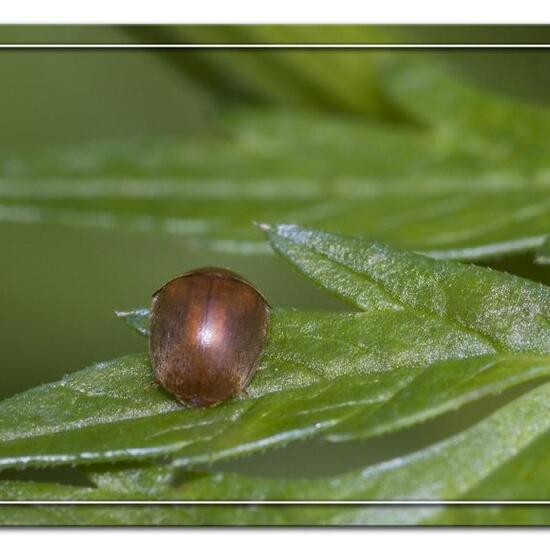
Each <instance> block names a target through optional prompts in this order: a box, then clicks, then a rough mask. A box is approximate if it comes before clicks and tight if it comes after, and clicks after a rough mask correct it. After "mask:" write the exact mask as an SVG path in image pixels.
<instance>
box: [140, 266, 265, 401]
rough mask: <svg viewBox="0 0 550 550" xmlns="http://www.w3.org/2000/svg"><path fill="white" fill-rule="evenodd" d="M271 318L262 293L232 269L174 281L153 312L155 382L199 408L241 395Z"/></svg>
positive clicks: (156, 297) (206, 271)
mask: <svg viewBox="0 0 550 550" xmlns="http://www.w3.org/2000/svg"><path fill="white" fill-rule="evenodd" d="M269 316H270V307H269V304H268V303H267V302H266V300H265V298H264V297H263V296H262V295H261V294H260V292H258V290H256V289H255V288H254V287H253V286H252V285H251V284H250V283H249V282H248V281H246V280H245V279H243V278H242V277H241V276H240V275H237V274H236V273H234V272H232V271H230V270H228V269H222V268H214V267H206V268H201V269H197V270H194V271H190V272H188V273H184V274H183V275H180V276H179V277H176V278H175V279H172V280H171V281H169V282H168V283H166V284H165V285H164V286H163V287H162V288H161V289H160V290H158V291H157V292H156V293H155V294H154V296H153V304H152V307H151V331H150V339H149V350H150V354H151V360H152V363H153V368H154V371H155V377H156V379H157V381H158V382H159V384H160V385H161V386H162V387H163V388H164V389H165V390H167V391H168V392H170V393H171V394H173V395H175V396H176V397H177V398H178V399H179V400H180V401H182V402H184V403H187V404H190V405H193V406H198V407H205V406H209V405H215V404H217V403H220V402H221V401H224V400H225V399H227V398H228V397H231V396H232V395H237V394H239V393H241V392H242V391H243V390H244V388H245V387H246V385H247V384H248V382H249V381H250V379H251V378H252V376H253V375H254V372H255V371H256V369H257V368H258V365H259V364H260V359H261V355H262V353H263V351H264V348H265V345H266V342H267V334H268V326H269Z"/></svg>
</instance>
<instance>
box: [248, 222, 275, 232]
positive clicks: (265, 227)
mask: <svg viewBox="0 0 550 550" xmlns="http://www.w3.org/2000/svg"><path fill="white" fill-rule="evenodd" d="M252 223H253V224H254V225H255V226H256V227H257V228H258V229H261V230H262V231H265V232H267V231H270V230H271V229H273V226H272V225H271V224H269V223H265V222H257V221H254V222H252Z"/></svg>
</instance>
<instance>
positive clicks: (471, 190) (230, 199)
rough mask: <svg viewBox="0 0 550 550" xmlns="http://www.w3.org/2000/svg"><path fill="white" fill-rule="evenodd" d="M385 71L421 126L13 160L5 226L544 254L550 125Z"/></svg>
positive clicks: (209, 139)
mask: <svg viewBox="0 0 550 550" xmlns="http://www.w3.org/2000/svg"><path fill="white" fill-rule="evenodd" d="M390 67H391V68H390V69H388V71H387V73H388V75H387V76H386V77H385V80H384V82H385V84H384V86H385V87H386V88H387V93H388V94H390V95H391V96H392V98H393V99H394V101H395V102H396V103H398V104H399V105H400V107H402V109H403V110H405V111H407V112H408V113H410V114H411V115H413V116H414V117H416V118H418V119H419V120H420V121H422V123H423V126H418V127H416V126H411V125H409V126H407V125H398V124H387V123H384V124H376V123H369V124H367V123H359V122H358V121H357V120H350V119H348V118H346V117H343V116H340V117H338V116H336V115H326V114H319V113H316V114H312V113H308V112H300V111H295V112H291V111H287V110H282V109H275V108H271V109H263V110H259V109H251V108H247V109H243V110H234V111H233V110H230V111H228V112H227V113H226V115H225V116H223V117H220V134H219V135H217V136H203V137H199V136H189V137H187V138H181V139H165V140H157V141H151V140H146V141H135V142H125V143H116V142H113V143H104V144H96V145H90V146H79V147H77V148H67V149H62V150H58V151H50V152H48V153H44V154H42V155H38V154H37V155H33V158H27V157H25V158H24V157H17V158H15V157H9V158H5V159H4V161H3V162H2V163H1V165H0V166H1V168H0V220H8V221H19V222H27V223H34V222H55V223H62V224H68V225H82V226H93V227H104V228H118V227H120V228H131V229H141V230H156V231H162V232H167V233H172V234H177V235H180V236H181V237H182V238H185V239H186V242H188V243H189V244H190V245H195V246H201V247H204V246H208V247H210V248H212V249H216V250H225V251H233V252H237V253H258V252H266V251H268V248H267V247H266V246H265V244H264V243H263V242H261V241H260V240H259V239H260V238H259V236H258V234H257V232H256V231H254V229H253V227H252V222H253V221H254V220H262V221H266V222H270V223H280V222H284V223H288V222H292V223H304V224H312V225H314V226H315V227H317V228H320V229H324V230H329V231H342V232H345V233H348V234H353V235H363V236H368V237H371V238H375V239H380V240H383V241H385V242H388V243H390V244H393V245H395V246H398V247H402V248H408V249H412V250H417V251H421V252H423V253H425V254H428V255H432V256H436V257H439V258H455V259H466V260H473V259H479V258H489V257H494V256H499V255H505V254H516V253H521V252H525V251H533V250H535V249H536V248H537V247H538V246H540V244H542V242H543V241H544V239H545V238H546V235H547V234H548V233H549V232H550V223H549V221H548V220H549V219H550V216H548V212H549V209H550V195H549V179H548V169H547V164H546V159H547V158H548V146H547V144H546V139H545V136H546V135H547V134H548V130H549V129H550V114H549V113H550V111H548V110H544V109H541V108H535V107H531V106H528V105H525V104H522V103H519V102H517V101H513V100H510V99H502V98H500V97H498V96H495V95H494V94H492V93H490V92H483V91H480V90H478V89H477V88H476V87H475V86H472V85H470V84H467V83H462V82H457V81H456V80H453V79H452V78H451V77H449V76H448V75H445V74H443V73H442V72H441V71H440V70H438V69H434V68H433V67H432V66H431V65H427V64H420V63H418V62H414V63H412V62H411V63H405V64H403V63H392V64H391V65H390ZM331 80H332V81H334V78H333V76H332V75H331ZM455 112H456V114H453V113H455ZM518 113H519V115H518ZM443 115H445V116H443ZM447 115H448V116H447ZM518 121H519V122H518Z"/></svg>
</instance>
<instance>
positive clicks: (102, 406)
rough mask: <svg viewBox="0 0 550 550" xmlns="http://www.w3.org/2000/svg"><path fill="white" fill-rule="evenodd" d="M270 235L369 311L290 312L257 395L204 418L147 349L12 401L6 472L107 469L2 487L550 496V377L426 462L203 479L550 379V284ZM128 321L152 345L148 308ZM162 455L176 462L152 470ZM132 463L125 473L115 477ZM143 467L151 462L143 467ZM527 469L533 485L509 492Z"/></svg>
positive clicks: (297, 516)
mask: <svg viewBox="0 0 550 550" xmlns="http://www.w3.org/2000/svg"><path fill="white" fill-rule="evenodd" d="M263 227H264V229H265V231H266V234H267V236H268V238H269V241H270V243H271V245H272V247H273V248H274V249H275V250H276V252H278V253H279V254H281V255H282V256H283V257H284V258H285V259H287V260H288V261H290V262H291V263H292V264H293V265H294V266H295V267H296V268H297V269H299V270H300V271H302V272H303V273H305V274H306V275H307V276H308V277H309V278H311V279H312V280H313V281H315V282H316V283H317V284H319V285H321V286H322V287H323V288H325V289H327V290H329V291H331V292H333V293H335V294H336V295H338V296H339V297H340V298H343V299H345V300H347V301H348V302H350V303H352V304H353V305H355V306H356V307H357V308H358V309H359V311H357V312H342V313H338V312H335V313H326V312H308V311H295V310H275V311H274V314H273V320H272V323H271V327H270V337H269V344H268V348H267V350H266V353H265V356H264V359H263V362H262V365H261V367H260V369H259V370H258V372H257V374H256V376H255V377H254V378H253V381H252V383H251V385H250V386H249V389H248V392H247V394H246V395H243V396H239V397H237V398H235V399H233V400H230V401H228V402H226V403H224V404H221V405H220V406H217V407H214V408H209V409H193V408H186V407H183V406H182V405H180V404H179V403H177V402H176V401H175V400H174V399H173V398H172V397H171V396H169V395H167V394H165V393H164V392H163V391H162V390H161V389H159V388H156V387H150V384H151V381H152V374H151V368H150V364H149V361H148V359H147V357H146V355H144V354H142V355H136V356H128V357H124V358H121V359H116V360H113V361H109V362H106V363H103V364H99V365H95V366H93V367H90V368H88V369H84V370H82V371H80V372H77V373H75V374H73V375H68V376H66V377H65V378H63V379H62V380H61V381H59V382H56V383H53V384H47V385H44V386H41V387H38V388H35V389H33V390H29V391H28V392H25V393H23V394H20V395H18V396H15V397H13V398H11V399H7V400H5V401H3V402H2V403H1V404H0V466H2V467H3V468H13V467H29V466H40V465H53V464H82V465H84V464H92V463H97V464H100V465H102V466H98V467H95V466H94V467H93V468H91V469H89V470H88V474H89V476H90V486H89V487H70V486H59V485H55V484H53V485H52V484H44V483H35V482H23V481H7V480H6V481H4V482H2V485H1V487H0V491H1V492H2V495H4V496H3V498H4V499H8V500H9V499H14V500H17V499H22V498H32V499H34V500H63V499H68V498H73V499H82V500H143V499H145V500H156V499H158V500H220V499H223V500H227V499H229V500H293V499H300V500H372V499H374V500H449V499H451V500H461V499H480V498H489V497H488V495H493V494H498V495H499V496H500V497H501V498H502V499H507V500H508V499H514V498H533V495H534V498H545V497H546V498H547V495H548V485H547V483H546V481H545V480H546V474H545V473H544V472H545V469H544V468H545V465H546V462H545V461H546V456H547V453H546V449H547V448H548V445H549V443H548V441H550V439H549V438H548V435H547V431H548V430H549V429H550V424H549V421H548V419H549V418H550V416H549V415H548V410H547V408H548V402H549V400H548V397H549V392H550V386H548V385H547V384H546V385H542V386H539V387H537V388H535V389H532V390H530V391H528V392H527V393H524V394H523V395H521V396H520V397H518V398H516V399H515V400H512V401H511V402H510V403H509V404H508V405H505V406H504V407H502V408H500V409H498V410H497V411H496V412H494V413H493V414H492V415H491V416H489V417H487V418H485V419H481V420H480V421H479V422H478V423H474V425H473V426H471V427H470V428H468V429H466V430H464V431H461V432H459V433H457V434H455V435H450V436H448V437H447V438H446V439H443V440H442V441H439V442H436V443H434V444H431V445H429V446H427V447H425V448H422V449H420V450H419V451H416V452H413V453H411V454H408V455H406V456H402V457H398V458H396V459H393V460H390V461H388V462H383V463H381V464H377V465H374V466H368V467H366V468H363V469H361V470H357V471H351V472H348V473H346V474H342V475H338V476H333V477H330V478H322V479H315V480H280V479H279V480H270V479H262V478H249V477H247V476H240V475H235V474H221V473H212V474H201V473H197V472H195V473H194V472H192V471H189V470H188V469H187V468H189V467H190V466H193V467H197V466H199V465H201V466H204V465H210V464H212V463H214V462H216V461H220V460H223V459H227V458H230V457H237V456H242V455H245V454H250V453H256V452H259V451H262V450H265V449H267V448H270V447H273V446H279V445H283V444H286V443H289V442H291V441H295V440H300V439H304V438H306V437H311V436H320V437H324V438H326V439H328V440H329V441H334V442H337V441H342V440H357V439H361V440H371V439H372V440H373V441H374V439H373V438H374V437H375V436H378V435H380V434H384V433H390V432H394V431H398V430H403V429H405V428H408V427H411V426H415V425H418V424H420V423H422V422H424V421H426V420H428V419H431V418H435V417H437V416H441V415H443V414H444V413H446V412H448V411H451V410H455V409H458V408H460V407H463V406H464V405H466V404H468V403H472V402H476V401H478V400H480V399H481V398H483V397H485V396H488V395H491V394H498V393H500V392H502V391H503V390H505V389H507V388H511V387H514V386H519V385H520V384H522V383H524V382H528V381H539V382H540V381H542V380H543V379H545V378H547V377H548V376H549V375H550V355H548V346H549V345H550V344H549V342H550V338H549V336H550V323H549V315H550V299H549V298H550V289H549V288H547V287H545V286H543V285H540V284H537V283H533V282H531V281H529V280H525V279H521V278H519V277H515V276H513V275H509V274H505V273H501V272H498V271H494V270H491V269H488V268H481V267H477V266H468V265H463V264H459V263H454V262H450V261H442V260H434V259H431V258H427V257H425V256H421V255H417V254H413V253H409V252H402V251H397V250H394V249H392V248H389V247H387V246H383V245H381V244H378V243H375V242H372V241H368V240H366V239H361V238H357V237H343V236H339V235H335V234H331V233H325V232H320V231H315V230H311V229H306V228H303V227H299V226H289V225H281V226H272V227H268V226H263ZM119 316H121V317H123V318H124V319H125V320H126V321H127V322H128V323H129V324H130V325H131V326H132V327H134V328H135V329H136V330H138V331H139V332H140V333H141V334H143V335H147V332H148V311H147V310H146V309H141V310H136V311H134V312H127V313H119ZM298 342H299V345H298V344H297V343H298ZM148 386H149V387H148ZM549 433H550V432H549ZM154 458H163V459H169V463H168V464H167V465H165V466H156V465H148V462H149V461H150V460H152V459H154ZM116 461H119V462H121V467H120V468H119V469H114V467H113V466H111V464H113V463H114V462H116ZM127 461H133V462H134V464H136V463H141V466H139V465H133V466H125V465H124V462H127ZM451 464H452V467H449V466H450V465H451ZM517 472H523V474H522V477H521V478H520V479H522V480H523V479H525V480H527V482H526V483H523V482H521V481H520V480H518V481H517V482H515V483H503V480H504V479H507V478H508V477H510V476H511V475H513V474H514V473H517ZM24 510H25V509H8V512H9V513H8V514H7V515H6V516H5V517H6V518H7V519H6V520H5V521H6V522H8V523H21V522H22V523H26V522H30V523H33V522H37V523H41V522H46V523H58V522H59V521H60V520H59V518H61V517H66V518H73V519H72V520H69V521H75V522H78V523H92V524H97V523H107V524H110V523H115V524H116V523H119V522H120V523H140V522H141V521H144V519H143V518H148V519H147V520H145V521H147V522H159V523H189V524H196V523H199V524H204V523H209V524H217V523H222V524H226V523H227V524H239V523H273V524H278V523H282V524H293V523H334V524H351V523H421V522H428V523H434V522H439V521H444V519H441V518H445V517H446V516H445V513H447V512H445V513H443V515H441V516H440V513H441V510H440V509H438V508H436V507H414V508H413V507H407V508H402V507H398V508H392V509H391V510H390V511H388V509H381V508H370V507H369V508H364V507H352V508H347V507H338V506H326V507H318V506H307V507H305V508H304V509H303V510H302V509H300V511H297V509H295V508H293V507H290V506H285V507H282V508H280V509H279V508H278V509H277V510H275V509H273V508H270V507H264V508H261V509H260V510H253V511H252V510H250V509H247V508H244V507H239V506H237V507H229V508H221V507H220V508H215V509H214V508H212V509H209V508H202V507H196V508H195V507H193V508H189V507H184V508H181V507H177V508H169V509H166V508H160V507H159V508H149V509H148V512H147V513H145V512H144V511H143V510H142V509H135V508H129V507H121V508H116V507H108V508H92V509H91V511H90V509H88V508H78V507H75V509H74V510H71V511H70V512H67V515H66V516H62V514H64V512H63V511H62V510H66V508H56V507H44V508H41V509H40V510H39V511H34V512H33V513H32V514H30V515H25V511H24ZM453 513H455V516H453V517H456V512H453ZM147 514H149V515H147ZM206 514H207V515H206ZM32 518H34V519H32ZM455 521H457V520H455ZM533 521H534V520H533Z"/></svg>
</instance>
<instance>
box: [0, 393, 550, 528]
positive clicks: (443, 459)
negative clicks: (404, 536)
mask: <svg viewBox="0 0 550 550" xmlns="http://www.w3.org/2000/svg"><path fill="white" fill-rule="evenodd" d="M548 403H550V384H545V385H543V386H540V387H538V388H536V389H534V390H531V391H530V392H528V393H526V394H524V395H523V396H521V397H519V398H518V399H517V400H515V401H514V402H512V403H510V404H508V405H506V406H505V407H503V408H501V409H500V410H498V411H496V412H495V413H493V414H492V415H491V416H489V417H488V418H486V419H485V420H483V421H482V422H480V423H479V424H476V425H474V426H472V427H471V428H468V429H467V430H465V431H463V432H461V433H458V434H456V435H453V436H451V437H449V438H447V439H445V440H443V441H441V442H439V443H436V444H434V445H431V446H430V447H427V448H425V449H422V450H420V451H417V452H414V453H412V454H410V455H407V456H405V457H399V458H397V459H394V460H390V461H388V462H383V463H381V464H376V465H373V466H368V467H366V468H363V469H360V470H354V471H351V472H349V473H346V474H343V475H339V476H334V477H331V478H319V479H308V480H284V479H266V478H253V477H247V476H242V475H236V474H221V473H215V474H201V473H193V472H186V471H180V470H178V469H174V468H173V467H172V466H143V467H141V468H137V467H135V466H130V467H128V466H125V467H122V468H120V469H113V468H102V469H99V470H95V471H94V470H92V471H91V472H90V479H91V483H93V487H89V488H88V487H85V488H83V487H73V488H71V487H68V486H62V485H56V484H35V483H33V482H17V481H4V482H1V483H0V498H2V499H3V500H18V499H37V498H40V499H42V500H60V499H64V498H72V499H73V500H76V499H78V500H84V501H85V500H110V499H113V500H114V499H116V500H148V501H151V500H187V501H190V500H234V501H239V500H254V501H267V500H270V501H274V500H283V501H284V500H291V499H294V500H300V501H307V500H327V499H328V500H346V501H353V500H355V501H357V500H393V501H413V500H414V501H418V500H422V501H424V500H425V501H430V500H432V501H434V500H438V501H439V500H462V499H465V498H467V495H468V494H469V492H470V491H471V489H472V488H474V487H476V486H479V485H480V484H481V483H483V482H484V481H485V480H487V479H489V478H490V477H491V476H492V475H494V473H495V472H497V473H498V472H499V471H500V470H501V469H502V468H506V467H507V464H509V463H510V461H512V460H519V461H520V462H521V458H522V457H523V456H525V454H526V453H527V451H528V449H529V448H530V447H532V446H533V445H539V444H541V443H543V442H546V444H548V443H547V442H548V441H549V440H550V414H548V413H549V412H550V411H549V405H548ZM541 413H542V414H541ZM487 441H491V444H490V445H488V444H487ZM548 491H550V487H549V486H548V485H547V486H546V497H547V496H548ZM539 493H540V491H539ZM505 494H506V496H507V498H509V499H514V498H516V497H518V495H517V494H516V493H515V486H514V485H513V484H512V485H511V486H510V491H508V492H505ZM520 498H521V497H520ZM468 510H469V509H468V508H461V509H457V508H452V507H446V508H444V507H442V506H433V505H431V506H410V505H409V506H406V505H401V506H397V505H395V506H373V505H369V506H359V505H355V506H354V505H345V506H337V505H317V506H315V505H300V506H291V505H286V506H272V505H264V506H254V507H250V506H238V505H234V506H221V505H220V506H207V505H201V506H189V505H187V506H186V505H170V506H166V505H164V506H162V505H158V506H154V505H153V506H148V507H144V506H135V507H132V506H109V507H107V506H92V505H90V506H80V505H79V506H72V507H69V506H44V507H41V508H35V509H34V510H32V509H31V510H30V513H29V510H28V509H27V510H25V509H23V510H22V508H21V507H18V508H16V507H11V508H10V507H4V509H3V511H4V514H3V515H2V522H5V523H7V524H29V523H46V524H55V523H58V522H59V521H60V518H63V519H64V521H68V522H69V523H76V524H98V523H105V524H120V523H128V524H136V523H138V522H143V523H145V524H182V525H193V524H208V525H225V524H228V525H234V524H237V525H239V524H247V525H253V524H264V525H272V524H274V525H277V524H282V525H297V524H298V525H299V524H320V525H329V524H332V525H363V524H364V525H383V524H385V525H388V524H389V525H395V524H397V525H404V524H420V523H425V524H449V523H450V524H460V523H461V521H463V520H461V517H467V516H468V513H469V512H468ZM504 513H505V516H506V517H507V520H508V521H511V522H514V518H516V517H518V518H521V519H522V521H521V522H522V523H537V522H539V521H540V520H541V518H540V514H538V513H537V512H535V513H534V514H525V513H521V512H520V513H519V514H518V513H517V510H516V513H515V512H514V511H513V510H512V511H505V512H504ZM462 514H463V515H462ZM491 515H492V516H493V517H492V519H494V515H495V512H494V509H493V510H492V512H491ZM482 517H483V516H482ZM489 517H490V515H489ZM477 523H481V524H483V521H482V520H480V519H479V518H478V520H477Z"/></svg>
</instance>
